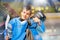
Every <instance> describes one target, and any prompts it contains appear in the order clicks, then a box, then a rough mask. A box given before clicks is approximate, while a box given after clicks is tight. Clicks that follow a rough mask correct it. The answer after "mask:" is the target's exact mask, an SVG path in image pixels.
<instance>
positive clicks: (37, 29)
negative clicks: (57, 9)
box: [29, 19, 45, 40]
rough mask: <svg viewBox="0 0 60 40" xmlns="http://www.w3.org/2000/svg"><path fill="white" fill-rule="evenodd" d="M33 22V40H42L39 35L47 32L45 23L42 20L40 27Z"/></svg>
mask: <svg viewBox="0 0 60 40" xmlns="http://www.w3.org/2000/svg"><path fill="white" fill-rule="evenodd" d="M30 21H31V26H30V27H29V29H30V31H31V33H32V36H33V39H34V40H42V37H41V35H39V33H43V32H45V24H44V21H42V20H41V22H40V25H38V23H36V22H34V21H33V20H32V19H31V20H30Z"/></svg>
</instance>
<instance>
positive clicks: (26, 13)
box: [21, 9, 30, 20]
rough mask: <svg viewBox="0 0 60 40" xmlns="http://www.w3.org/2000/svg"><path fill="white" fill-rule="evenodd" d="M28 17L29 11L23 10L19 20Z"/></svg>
mask: <svg viewBox="0 0 60 40" xmlns="http://www.w3.org/2000/svg"><path fill="white" fill-rule="evenodd" d="M29 17H30V10H26V9H23V11H22V12H21V18H22V19H24V20H26V19H28V18H29Z"/></svg>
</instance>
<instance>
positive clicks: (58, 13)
mask: <svg viewBox="0 0 60 40" xmlns="http://www.w3.org/2000/svg"><path fill="white" fill-rule="evenodd" d="M29 3H30V4H31V7H32V13H33V14H34V13H35V12H36V11H38V10H42V11H43V13H44V14H45V15H46V20H45V25H46V31H45V33H43V34H42V37H43V40H60V0H0V39H2V40H3V38H4V37H3V36H1V35H3V31H4V28H5V27H4V22H5V20H6V15H7V14H9V15H10V17H11V18H13V17H16V16H18V15H20V12H21V10H22V8H23V7H25V6H26V5H27V4H29Z"/></svg>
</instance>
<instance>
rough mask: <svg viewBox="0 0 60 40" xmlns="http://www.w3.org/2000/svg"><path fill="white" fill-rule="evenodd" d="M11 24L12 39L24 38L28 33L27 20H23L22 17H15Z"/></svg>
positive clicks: (21, 39) (19, 39)
mask: <svg viewBox="0 0 60 40" xmlns="http://www.w3.org/2000/svg"><path fill="white" fill-rule="evenodd" d="M9 24H10V25H11V27H12V40H23V39H24V37H25V35H26V32H25V30H26V27H27V24H28V23H27V21H26V20H25V21H22V22H21V20H20V18H14V19H12V20H11V21H10V22H9Z"/></svg>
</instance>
